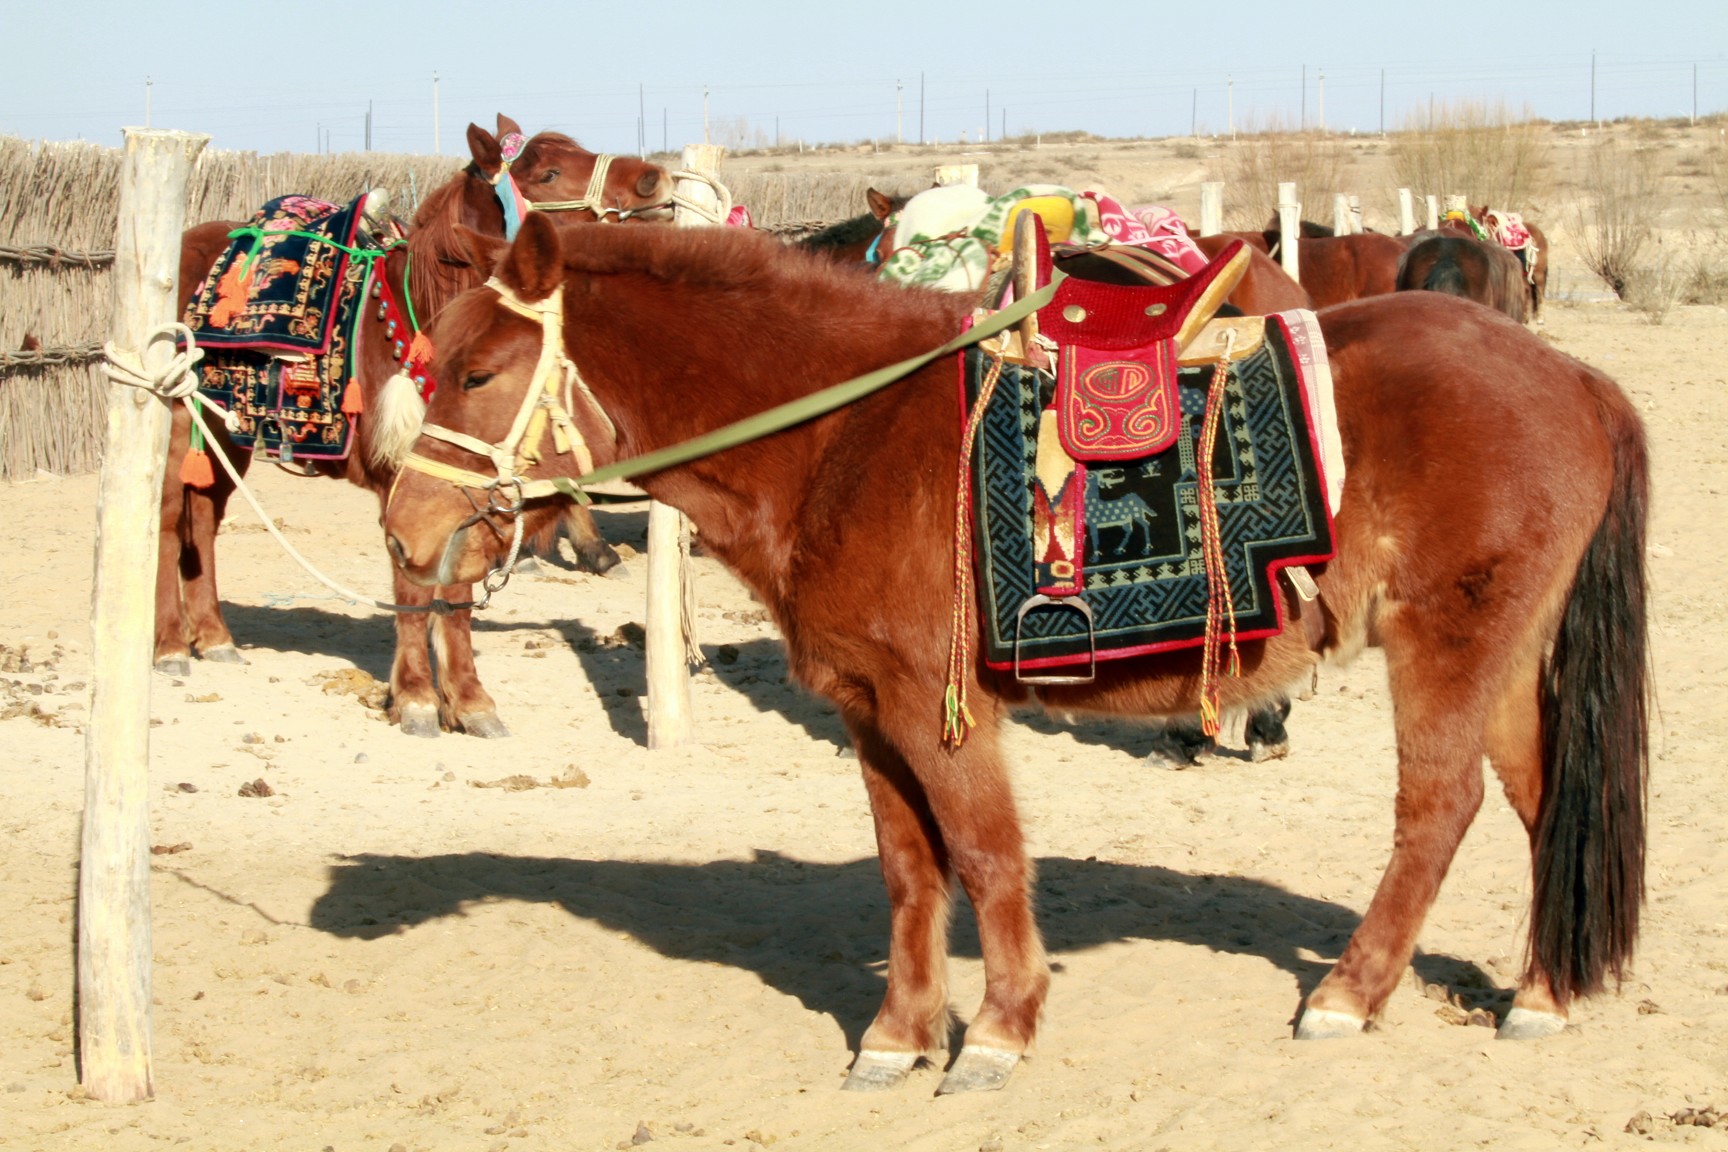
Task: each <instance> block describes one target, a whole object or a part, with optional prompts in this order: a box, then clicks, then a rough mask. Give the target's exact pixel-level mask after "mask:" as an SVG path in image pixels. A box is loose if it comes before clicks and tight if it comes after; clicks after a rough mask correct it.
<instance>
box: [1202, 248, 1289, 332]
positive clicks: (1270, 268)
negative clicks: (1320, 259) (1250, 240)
mask: <svg viewBox="0 0 1728 1152" xmlns="http://www.w3.org/2000/svg"><path fill="white" fill-rule="evenodd" d="M1250 235H1256V234H1255V233H1229V232H1221V233H1219V234H1218V235H1216V236H1196V237H1194V243H1195V244H1198V245H1199V246H1200V251H1202V252H1204V253H1206V258H1207V259H1208V260H1210V259H1213V258H1215V257H1216V256H1217V255H1218V254H1219V253H1220V252H1222V251H1223V250H1224V248H1225V247H1226V246H1227V245H1228V244H1229V243H1230V242H1231V241H1232V240H1235V239H1240V238H1243V237H1245V236H1250ZM1248 260H1249V263H1248V271H1247V273H1246V274H1245V275H1243V277H1242V279H1241V280H1240V281H1238V282H1237V284H1236V287H1235V288H1234V289H1232V290H1231V292H1230V299H1229V303H1230V304H1231V305H1232V306H1233V307H1236V308H1239V309H1241V311H1242V315H1244V316H1271V315H1273V314H1274V313H1278V312H1288V311H1289V310H1290V309H1292V308H1312V307H1314V301H1313V300H1312V298H1310V296H1309V294H1308V291H1307V289H1305V288H1304V287H1303V286H1302V285H1300V284H1298V283H1296V281H1294V280H1292V279H1290V277H1289V276H1288V275H1286V274H1285V272H1284V269H1283V268H1281V267H1279V265H1278V262H1277V261H1276V260H1274V259H1272V258H1271V257H1270V256H1268V255H1266V253H1265V251H1264V250H1263V249H1261V248H1259V247H1253V248H1252V249H1251V251H1250V252H1249V255H1248Z"/></svg>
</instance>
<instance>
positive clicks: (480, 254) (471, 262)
mask: <svg viewBox="0 0 1728 1152" xmlns="http://www.w3.org/2000/svg"><path fill="white" fill-rule="evenodd" d="M456 239H457V241H458V243H459V244H460V245H461V247H462V252H463V254H464V255H465V256H467V258H468V266H469V267H470V268H473V269H474V270H475V271H476V272H479V273H481V274H483V275H490V274H491V272H492V269H494V268H496V267H498V261H499V259H500V258H501V257H502V256H503V255H504V249H506V248H508V247H509V246H510V243H509V241H507V240H505V239H504V238H503V237H502V236H488V235H486V233H484V232H476V231H474V229H472V228H470V227H468V226H467V225H465V224H458V225H456Z"/></svg>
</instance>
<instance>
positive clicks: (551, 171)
mask: <svg viewBox="0 0 1728 1152" xmlns="http://www.w3.org/2000/svg"><path fill="white" fill-rule="evenodd" d="M562 175H563V173H562V172H560V171H559V170H558V169H556V168H548V169H546V173H545V175H543V176H541V177H540V183H542V184H550V183H552V181H554V180H556V179H558V177H559V176H562Z"/></svg>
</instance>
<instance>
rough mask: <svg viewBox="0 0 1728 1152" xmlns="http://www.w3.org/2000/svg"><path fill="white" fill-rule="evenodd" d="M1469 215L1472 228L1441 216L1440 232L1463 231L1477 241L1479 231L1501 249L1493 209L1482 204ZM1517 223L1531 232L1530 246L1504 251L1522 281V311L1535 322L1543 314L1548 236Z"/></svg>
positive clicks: (1537, 228)
mask: <svg viewBox="0 0 1728 1152" xmlns="http://www.w3.org/2000/svg"><path fill="white" fill-rule="evenodd" d="M1469 213H1470V217H1471V219H1472V220H1474V221H1475V222H1476V226H1475V227H1472V226H1470V225H1468V224H1465V223H1464V222H1462V221H1458V220H1453V219H1451V218H1450V215H1449V214H1448V215H1447V216H1442V217H1441V219H1440V230H1441V231H1453V232H1462V233H1465V234H1466V235H1471V236H1475V237H1476V238H1477V239H1483V237H1482V236H1481V235H1480V234H1479V231H1480V232H1486V233H1487V241H1488V242H1490V243H1493V244H1494V246H1495V247H1503V245H1501V244H1500V243H1499V238H1498V236H1496V234H1495V227H1496V225H1495V222H1494V221H1493V220H1491V219H1490V216H1492V215H1496V213H1494V211H1493V209H1492V208H1490V207H1489V205H1487V204H1483V205H1482V206H1481V207H1478V208H1471V209H1469ZM1519 223H1521V224H1522V225H1523V227H1524V230H1525V231H1527V232H1529V233H1530V243H1529V246H1528V247H1526V248H1523V249H1518V250H1512V249H1506V251H1507V252H1509V253H1510V254H1511V256H1512V258H1513V259H1514V260H1516V261H1517V263H1518V273H1519V277H1520V279H1522V280H1523V282H1524V289H1523V291H1524V296H1525V301H1526V305H1527V306H1526V308H1525V311H1526V312H1527V313H1528V314H1529V316H1530V319H1532V320H1534V319H1536V317H1537V315H1538V314H1539V313H1540V312H1541V311H1542V299H1543V297H1544V296H1546V295H1547V293H1548V237H1547V235H1546V234H1545V233H1544V232H1543V231H1542V229H1541V228H1539V227H1537V226H1536V225H1535V224H1532V223H1531V222H1530V221H1528V220H1522V219H1520V220H1519ZM1532 249H1533V250H1534V252H1535V255H1534V260H1535V263H1534V264H1531V263H1530V260H1531V259H1532V257H1531V256H1529V255H1527V254H1526V253H1528V252H1529V251H1531V250H1532Z"/></svg>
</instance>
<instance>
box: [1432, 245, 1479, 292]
mask: <svg viewBox="0 0 1728 1152" xmlns="http://www.w3.org/2000/svg"><path fill="white" fill-rule="evenodd" d="M1455 247H1456V246H1455V245H1450V244H1448V245H1443V246H1442V247H1441V251H1440V255H1439V256H1438V257H1437V258H1436V259H1435V261H1434V263H1433V264H1431V265H1429V267H1428V275H1426V276H1424V277H1423V278H1422V287H1423V288H1425V289H1427V290H1428V291H1429V292H1447V293H1450V294H1451V295H1453V296H1465V297H1468V296H1469V295H1470V286H1469V285H1468V284H1466V283H1465V282H1464V269H1463V268H1462V267H1460V266H1459V264H1458V254H1457V252H1456V251H1455Z"/></svg>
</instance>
